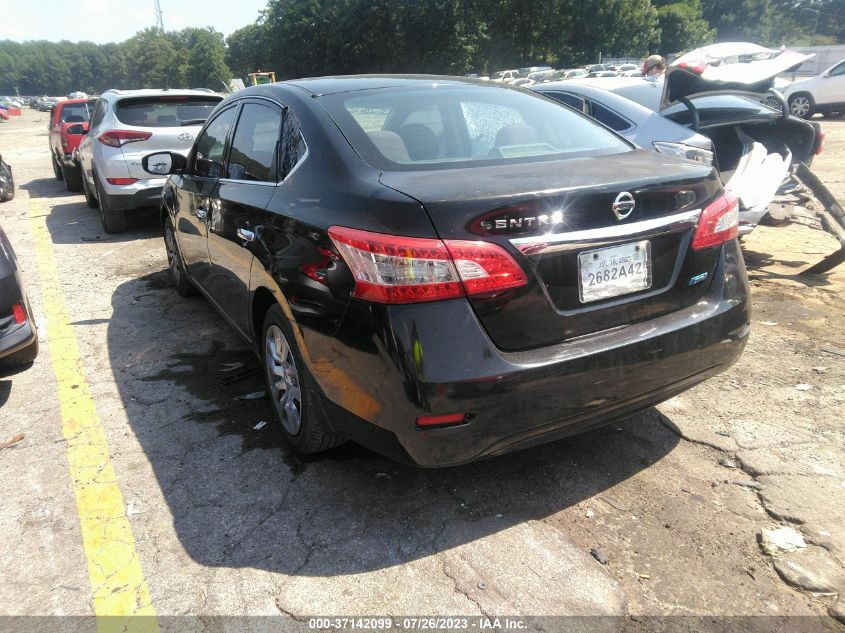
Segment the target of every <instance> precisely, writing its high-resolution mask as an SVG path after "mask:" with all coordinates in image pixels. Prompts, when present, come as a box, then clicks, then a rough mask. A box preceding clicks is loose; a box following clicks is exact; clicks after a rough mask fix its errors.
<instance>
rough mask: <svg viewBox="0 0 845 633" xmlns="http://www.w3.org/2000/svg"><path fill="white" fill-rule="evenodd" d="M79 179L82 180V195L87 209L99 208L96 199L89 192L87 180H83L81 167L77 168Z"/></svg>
mask: <svg viewBox="0 0 845 633" xmlns="http://www.w3.org/2000/svg"><path fill="white" fill-rule="evenodd" d="M79 173H80V179H81V180H82V193H84V194H85V202H86V203H87V204H88V207H89V208H91V209H96V208H97V207H99V204H98V202H97V198H96V197H95V196H94V194H93V193H91V190H90V189H89V188H88V179H87V178H85V174H84V173H83V172H82V167H80V168H79Z"/></svg>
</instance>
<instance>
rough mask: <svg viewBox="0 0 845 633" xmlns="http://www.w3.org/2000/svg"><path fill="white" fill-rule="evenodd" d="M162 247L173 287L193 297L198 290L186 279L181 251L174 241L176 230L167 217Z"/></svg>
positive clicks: (186, 295) (186, 274) (184, 294)
mask: <svg viewBox="0 0 845 633" xmlns="http://www.w3.org/2000/svg"><path fill="white" fill-rule="evenodd" d="M164 249H165V251H166V252H167V268H168V271H169V273H170V281H171V282H173V287H174V288H176V292H178V293H179V294H180V295H182V296H183V297H195V296H196V295H197V294H199V292H198V291H197V287H196V286H194V284H192V283H191V281H190V280H189V279H188V273H187V269H186V268H185V261H184V260H183V259H182V253H180V252H179V245H178V244H177V243H176V231H175V230H174V229H173V222H171V220H170V218H167V220H166V222H165V224H164Z"/></svg>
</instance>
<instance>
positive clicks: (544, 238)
mask: <svg viewBox="0 0 845 633" xmlns="http://www.w3.org/2000/svg"><path fill="white" fill-rule="evenodd" d="M380 179H381V182H382V183H383V184H385V185H387V186H389V187H391V188H393V189H395V190H397V191H400V192H402V193H405V194H407V195H409V196H411V197H413V198H415V199H416V200H418V201H419V202H420V203H421V204H422V205H423V206H424V207H425V209H426V210H427V212H428V214H429V217H430V218H431V220H432V223H433V224H434V227H435V229H436V231H437V233H438V235H439V236H440V238H441V239H444V240H452V239H456V240H483V241H488V242H494V243H496V244H498V245H500V246H501V247H502V248H504V249H505V250H507V251H508V252H509V253H510V254H511V255H512V256H514V258H515V259H516V260H517V261H518V263H519V264H520V265H521V266H522V268H523V270H524V271H525V273H526V274H527V275H528V277H529V283H528V285H527V286H525V287H523V288H520V289H517V290H511V291H506V292H502V293H498V294H494V295H477V296H472V297H471V298H470V301H471V303H472V305H473V307H474V309H475V311H476V314H477V315H478V317H479V319H480V321H481V323H482V324H483V326H484V327H485V328H486V330H487V332H488V334H489V335H490V337H491V338H492V339H493V341H494V342H495V343H496V344H497V345H498V346H499V347H500V348H502V349H526V348H531V347H538V346H542V345H548V344H552V343H555V342H559V341H562V340H565V339H568V338H572V337H575V336H580V335H585V334H589V333H592V332H596V331H601V330H606V329H608V328H612V327H618V326H622V325H625V324H627V323H631V322H634V321H637V320H642V319H647V318H651V317H654V316H657V315H658V314H664V313H666V312H670V311H673V310H677V309H680V308H682V307H684V306H687V305H689V304H690V303H692V302H694V301H695V300H697V299H698V298H699V297H700V294H701V292H702V290H701V288H702V285H700V284H696V285H693V286H690V285H689V283H688V280H689V279H690V278H691V277H695V276H697V275H698V276H700V275H702V274H705V273H707V274H709V273H710V272H711V271H712V269H713V267H714V266H715V263H716V260H715V256H714V255H713V254H712V253H696V254H691V252H690V251H689V243H690V239H691V237H692V233H693V230H694V228H695V224H696V221H697V218H698V213H699V211H700V209H701V208H703V207H704V206H705V205H706V203H707V202H708V201H710V200H711V199H712V198H713V197H714V196H716V195H717V193H718V192H719V190H720V185H719V182H718V179H717V177H716V175H715V172H714V171H713V170H712V169H711V168H710V167H708V166H704V165H700V164H696V163H692V162H689V161H680V160H676V159H672V158H667V157H665V156H661V155H658V154H655V153H653V152H647V151H643V150H635V151H631V152H627V153H623V154H619V155H614V156H604V157H592V158H579V159H571V160H562V161H560V160H558V161H549V162H539V163H527V164H508V165H497V166H488V167H476V168H465V169H454V170H450V171H449V173H448V174H445V175H444V172H443V171H440V170H435V171H414V172H399V171H396V172H383V173H382V175H381V177H380ZM631 201H633V202H634V205H633V207H631V205H630V204H629V203H630V202H631ZM614 206H616V211H614ZM610 249H615V250H610ZM627 264H631V265H632V266H633V268H626V270H625V274H624V275H623V276H624V277H625V279H621V278H620V279H619V280H616V279H614V280H607V283H604V281H605V280H601V281H602V283H597V284H596V286H597V287H596V288H590V280H589V275H590V273H592V274H593V279H594V280H595V276H596V275H597V274H599V273H600V272H601V271H602V270H603V269H608V267H609V268H618V265H625V266H627ZM637 264H640V269H639V270H634V268H636V267H637ZM620 274H621V273H620ZM704 276H705V277H706V274H705V275H704ZM629 277H630V279H629ZM615 281H619V283H618V284H614V283H611V282H615ZM598 286H601V288H598ZM608 291H610V293H611V294H609V295H607V294H602V293H603V292H604V293H606V292H608Z"/></svg>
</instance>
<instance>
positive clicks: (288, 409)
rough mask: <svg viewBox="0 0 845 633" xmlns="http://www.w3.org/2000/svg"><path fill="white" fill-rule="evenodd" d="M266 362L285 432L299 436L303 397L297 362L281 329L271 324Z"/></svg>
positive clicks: (265, 342) (267, 336)
mask: <svg viewBox="0 0 845 633" xmlns="http://www.w3.org/2000/svg"><path fill="white" fill-rule="evenodd" d="M264 362H265V363H266V366H267V378H268V382H269V384H270V396H271V398H272V400H273V406H274V407H275V408H276V412H277V413H278V415H279V419H280V420H281V422H282V426H283V427H284V428H285V431H287V432H288V433H290V434H291V435H296V434H297V433H299V429H300V428H301V426H302V397H301V392H300V386H299V373H298V372H297V369H296V361H295V360H294V358H293V351H292V350H291V348H290V344H289V343H288V340H287V338H285V335H284V333H283V332H282V330H281V328H280V327H279V326H277V325H271V326H270V327H269V328H267V335H266V337H265V340H264Z"/></svg>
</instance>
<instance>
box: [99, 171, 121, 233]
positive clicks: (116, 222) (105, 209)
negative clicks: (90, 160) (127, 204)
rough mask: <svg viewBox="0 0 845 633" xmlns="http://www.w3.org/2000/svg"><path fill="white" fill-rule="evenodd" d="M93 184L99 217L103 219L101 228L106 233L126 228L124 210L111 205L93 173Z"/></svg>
mask: <svg viewBox="0 0 845 633" xmlns="http://www.w3.org/2000/svg"><path fill="white" fill-rule="evenodd" d="M94 186H95V187H96V188H97V200H98V201H99V203H100V219H101V220H102V221H103V230H104V231H105V232H106V233H122V232H123V231H125V230H126V212H125V211H123V210H122V209H115V208H114V206H112V203H111V202H110V201H109V197H108V196H107V195H106V194H105V193H103V190H102V189H100V183H99V182H98V181H97V175H96V174H94Z"/></svg>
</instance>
